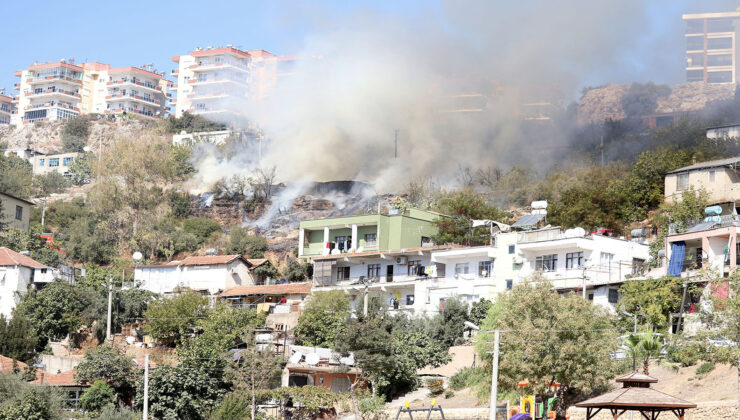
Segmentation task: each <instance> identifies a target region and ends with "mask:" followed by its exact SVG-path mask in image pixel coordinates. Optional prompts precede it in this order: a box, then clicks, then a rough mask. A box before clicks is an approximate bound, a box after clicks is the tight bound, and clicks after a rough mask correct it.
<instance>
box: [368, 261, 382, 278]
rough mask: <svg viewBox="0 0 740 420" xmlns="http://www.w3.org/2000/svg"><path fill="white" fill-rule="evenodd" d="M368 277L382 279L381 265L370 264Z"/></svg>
mask: <svg viewBox="0 0 740 420" xmlns="http://www.w3.org/2000/svg"><path fill="white" fill-rule="evenodd" d="M367 277H368V278H371V279H374V278H378V277H380V264H368V265H367Z"/></svg>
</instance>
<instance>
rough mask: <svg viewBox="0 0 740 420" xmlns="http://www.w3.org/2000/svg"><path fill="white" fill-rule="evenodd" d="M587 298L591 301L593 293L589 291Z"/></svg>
mask: <svg viewBox="0 0 740 420" xmlns="http://www.w3.org/2000/svg"><path fill="white" fill-rule="evenodd" d="M588 300H590V301H592V302H593V300H594V294H593V293H589V294H588Z"/></svg>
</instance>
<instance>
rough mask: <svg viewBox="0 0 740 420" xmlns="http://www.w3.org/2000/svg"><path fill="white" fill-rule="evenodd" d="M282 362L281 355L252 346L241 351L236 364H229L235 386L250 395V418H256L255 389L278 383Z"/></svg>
mask: <svg viewBox="0 0 740 420" xmlns="http://www.w3.org/2000/svg"><path fill="white" fill-rule="evenodd" d="M282 364H283V359H282V357H280V356H277V355H276V354H275V353H274V352H273V351H272V350H271V349H267V350H262V351H260V350H258V349H257V348H256V347H254V346H252V347H250V348H249V349H248V350H246V351H243V352H242V353H241V357H240V358H239V360H237V362H236V366H233V365H232V366H231V369H230V370H229V377H230V378H231V381H232V383H233V384H234V386H235V388H236V389H237V390H238V391H246V392H248V393H249V394H250V395H251V398H252V404H251V418H253V419H255V418H257V417H256V414H257V413H256V410H257V391H259V390H263V389H268V388H272V387H274V386H277V385H279V384H280V374H281V373H282V367H283V366H282Z"/></svg>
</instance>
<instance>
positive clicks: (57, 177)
mask: <svg viewBox="0 0 740 420" xmlns="http://www.w3.org/2000/svg"><path fill="white" fill-rule="evenodd" d="M33 183H34V187H35V188H36V193H37V194H38V195H39V196H42V197H45V196H48V195H49V194H55V193H60V192H62V191H64V189H65V188H67V187H69V186H70V185H71V184H72V182H71V181H70V180H69V178H67V177H66V176H64V175H62V174H60V173H59V172H57V171H52V172H49V173H47V174H44V175H35V176H34V177H33Z"/></svg>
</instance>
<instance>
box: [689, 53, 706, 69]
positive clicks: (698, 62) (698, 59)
mask: <svg viewBox="0 0 740 420" xmlns="http://www.w3.org/2000/svg"><path fill="white" fill-rule="evenodd" d="M703 65H704V54H703V53H691V54H686V67H701V66H703Z"/></svg>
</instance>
